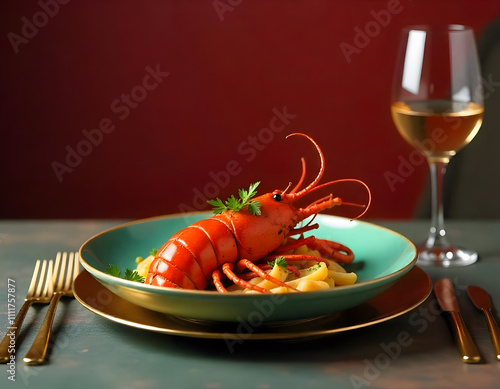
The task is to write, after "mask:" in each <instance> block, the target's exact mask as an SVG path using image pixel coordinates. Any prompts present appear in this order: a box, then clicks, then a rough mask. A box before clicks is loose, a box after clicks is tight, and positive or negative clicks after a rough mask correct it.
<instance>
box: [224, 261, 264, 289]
mask: <svg viewBox="0 0 500 389" xmlns="http://www.w3.org/2000/svg"><path fill="white" fill-rule="evenodd" d="M222 271H223V272H224V274H225V275H226V276H227V277H228V278H229V279H230V280H231V281H233V282H234V283H235V284H236V285H239V286H241V287H242V288H248V289H251V290H255V291H256V292H260V293H271V292H270V291H269V290H267V289H264V288H261V287H260V286H257V285H253V284H251V283H250V282H248V281H245V280H242V279H241V278H240V277H238V276H237V275H236V274H234V273H233V265H232V264H231V263H225V264H224V265H222Z"/></svg>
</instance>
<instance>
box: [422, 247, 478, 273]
mask: <svg viewBox="0 0 500 389" xmlns="http://www.w3.org/2000/svg"><path fill="white" fill-rule="evenodd" d="M417 249H418V259H417V265H422V266H438V267H455V266H468V265H472V264H473V263H475V262H476V261H477V259H478V254H477V252H476V251H474V250H465V249H462V248H459V247H456V246H449V247H426V245H425V244H422V245H420V246H417Z"/></svg>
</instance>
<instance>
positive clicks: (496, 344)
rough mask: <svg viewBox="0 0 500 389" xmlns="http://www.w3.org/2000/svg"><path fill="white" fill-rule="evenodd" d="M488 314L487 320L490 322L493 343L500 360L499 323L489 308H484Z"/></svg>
mask: <svg viewBox="0 0 500 389" xmlns="http://www.w3.org/2000/svg"><path fill="white" fill-rule="evenodd" d="M483 312H484V314H485V315H486V321H487V322H488V329H489V330H490V335H491V342H492V343H493V349H494V350H495V357H496V359H497V361H500V330H499V329H498V325H497V323H496V321H495V319H494V318H493V315H492V314H491V311H490V310H489V309H483Z"/></svg>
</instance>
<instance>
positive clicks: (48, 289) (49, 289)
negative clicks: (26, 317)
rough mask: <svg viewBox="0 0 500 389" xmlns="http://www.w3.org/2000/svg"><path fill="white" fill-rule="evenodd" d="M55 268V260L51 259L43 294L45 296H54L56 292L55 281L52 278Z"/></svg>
mask: <svg viewBox="0 0 500 389" xmlns="http://www.w3.org/2000/svg"><path fill="white" fill-rule="evenodd" d="M53 268H54V261H53V260H52V259H51V260H50V261H49V269H48V271H47V278H46V279H45V288H44V289H43V295H44V296H52V294H53V293H54V281H53V280H52V276H53V274H54V273H53Z"/></svg>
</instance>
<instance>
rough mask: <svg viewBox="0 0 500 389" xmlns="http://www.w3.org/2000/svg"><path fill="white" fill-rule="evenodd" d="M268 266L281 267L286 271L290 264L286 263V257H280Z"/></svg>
mask: <svg viewBox="0 0 500 389" xmlns="http://www.w3.org/2000/svg"><path fill="white" fill-rule="evenodd" d="M267 264H268V265H269V266H271V267H274V266H279V267H284V268H285V269H286V268H287V267H288V263H287V262H286V259H285V258H284V257H278V258H276V259H275V260H274V261H271V262H267Z"/></svg>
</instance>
